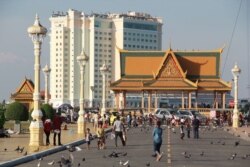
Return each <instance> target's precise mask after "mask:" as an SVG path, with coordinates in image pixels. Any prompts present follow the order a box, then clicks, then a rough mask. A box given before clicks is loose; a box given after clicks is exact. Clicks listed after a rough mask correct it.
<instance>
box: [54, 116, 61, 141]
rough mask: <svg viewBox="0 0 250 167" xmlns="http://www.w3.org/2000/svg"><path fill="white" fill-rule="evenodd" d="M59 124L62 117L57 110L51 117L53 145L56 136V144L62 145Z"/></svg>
mask: <svg viewBox="0 0 250 167" xmlns="http://www.w3.org/2000/svg"><path fill="white" fill-rule="evenodd" d="M61 125H62V117H61V116H60V113H59V112H57V113H56V115H55V116H54V119H53V130H54V146H55V145H56V136H57V137H58V145H62V143H61Z"/></svg>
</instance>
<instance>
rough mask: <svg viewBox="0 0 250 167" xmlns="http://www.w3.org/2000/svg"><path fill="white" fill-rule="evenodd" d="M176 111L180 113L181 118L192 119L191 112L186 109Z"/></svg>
mask: <svg viewBox="0 0 250 167" xmlns="http://www.w3.org/2000/svg"><path fill="white" fill-rule="evenodd" d="M177 113H178V114H179V115H180V117H181V118H184V119H193V114H192V113H191V112H190V111H188V110H183V109H181V110H178V111H177Z"/></svg>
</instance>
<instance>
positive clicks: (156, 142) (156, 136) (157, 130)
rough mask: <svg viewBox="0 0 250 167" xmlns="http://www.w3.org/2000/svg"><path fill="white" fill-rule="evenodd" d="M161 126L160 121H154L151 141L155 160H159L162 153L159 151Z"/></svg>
mask: <svg viewBox="0 0 250 167" xmlns="http://www.w3.org/2000/svg"><path fill="white" fill-rule="evenodd" d="M162 132H163V130H162V128H161V121H159V120H158V121H157V122H156V127H155V128H154V131H153V141H154V153H155V154H154V155H153V156H155V157H156V161H160V159H161V157H162V154H163V153H160V152H161V151H160V149H161V144H162Z"/></svg>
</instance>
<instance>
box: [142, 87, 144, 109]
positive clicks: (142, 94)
mask: <svg viewBox="0 0 250 167" xmlns="http://www.w3.org/2000/svg"><path fill="white" fill-rule="evenodd" d="M141 108H142V109H144V92H143V91H142V96H141Z"/></svg>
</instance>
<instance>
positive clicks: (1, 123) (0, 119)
mask: <svg viewBox="0 0 250 167" xmlns="http://www.w3.org/2000/svg"><path fill="white" fill-rule="evenodd" d="M4 124H5V116H4V111H0V129H3V127H4Z"/></svg>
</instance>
